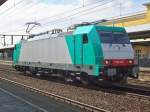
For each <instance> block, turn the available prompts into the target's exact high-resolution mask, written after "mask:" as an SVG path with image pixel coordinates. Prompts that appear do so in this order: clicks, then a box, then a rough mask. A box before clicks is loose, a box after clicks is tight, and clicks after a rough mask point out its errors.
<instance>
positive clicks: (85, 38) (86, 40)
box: [83, 34, 88, 44]
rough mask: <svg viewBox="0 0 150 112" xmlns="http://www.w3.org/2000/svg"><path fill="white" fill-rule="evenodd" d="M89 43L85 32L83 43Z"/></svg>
mask: <svg viewBox="0 0 150 112" xmlns="http://www.w3.org/2000/svg"><path fill="white" fill-rule="evenodd" d="M87 43H88V37H87V34H83V44H87Z"/></svg>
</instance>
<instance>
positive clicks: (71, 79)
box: [64, 73, 75, 83]
mask: <svg viewBox="0 0 150 112" xmlns="http://www.w3.org/2000/svg"><path fill="white" fill-rule="evenodd" d="M64 80H65V82H66V83H73V82H74V81H75V77H74V76H72V75H71V73H68V74H65V76H64Z"/></svg>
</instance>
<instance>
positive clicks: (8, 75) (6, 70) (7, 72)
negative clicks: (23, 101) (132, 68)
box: [0, 66, 150, 112]
mask: <svg viewBox="0 0 150 112" xmlns="http://www.w3.org/2000/svg"><path fill="white" fill-rule="evenodd" d="M0 71H1V78H4V79H6V80H10V81H12V82H13V81H15V82H17V83H20V84H22V85H23V84H25V85H26V86H29V85H30V84H28V82H27V83H26V82H25V83H24V82H23V83H22V82H21V80H20V79H19V78H18V79H17V80H16V78H15V74H16V76H17V75H19V74H20V75H19V76H18V77H20V76H21V75H24V76H23V77H24V78H25V79H26V78H29V76H30V75H29V76H25V74H24V73H21V72H16V71H15V70H14V69H12V68H10V67H4V68H3V66H2V67H0ZM11 74H12V76H13V77H14V78H13V77H12V78H11ZM3 75H4V77H3ZM23 77H22V78H23ZM30 77H31V78H32V80H33V81H34V79H35V80H39V81H40V80H41V81H42V80H43V81H45V82H52V84H53V83H56V85H57V83H58V84H60V85H61V83H63V85H64V86H65V85H66V84H64V82H63V81H62V80H56V79H50V78H46V77H32V76H30ZM1 78H0V79H1ZM20 78H21V77H20ZM24 78H23V79H24ZM48 79H50V80H48ZM47 80H48V81H47ZM31 82H32V81H31ZM71 85H73V86H72V87H73V88H74V89H75V88H76V89H77V88H78V86H79V89H80V88H82V85H80V84H79V85H78V84H77V85H76V84H71ZM66 86H69V85H68V84H67V85H66ZM23 87H24V86H23ZM30 87H31V88H32V87H33V88H34V87H35V89H38V88H39V87H38V86H34V85H33V86H32V85H30ZM50 87H51V86H50ZM24 88H25V87H24ZM58 88H59V87H58ZM86 88H87V89H88V90H89V91H95V90H96V92H97V93H99V92H101V93H102V94H111V95H112V96H114V95H113V94H117V95H119V96H120V95H121V96H122V97H125V98H127V97H128V98H133V99H136V100H137V101H140V102H145V101H146V102H147V101H148V102H149V101H150V96H149V95H141V93H135V92H132V91H129V90H127V91H126V90H125V89H116V88H105V87H101V86H100V87H99V86H96V87H92V86H88V87H86ZM86 88H85V87H84V89H85V90H86ZM117 88H118V87H117ZM122 88H123V87H122ZM25 89H26V88H25ZM27 90H30V89H28V88H27ZM40 90H41V91H43V90H44V91H45V92H46V93H48V92H52V91H47V89H43V88H41V87H40ZM31 91H32V90H31ZM35 92H36V91H35ZM39 93H41V94H44V95H46V96H50V95H47V94H45V93H42V92H39ZM53 93H54V95H55V94H56V96H57V95H58V94H59V93H57V92H56V93H55V92H52V94H53ZM71 94H72V93H71ZM59 95H60V96H65V97H67V99H68V98H70V100H71V99H74V98H72V97H70V96H69V97H68V96H66V95H64V94H59ZM104 96H105V95H104ZM74 97H75V96H74ZM54 98H55V97H54ZM87 98H88V97H87ZM89 98H90V97H89ZM110 98H111V97H110ZM55 99H59V98H57V97H56V98H55ZM60 100H62V99H60ZM74 100H75V101H77V102H78V101H79V103H80V102H84V100H83V101H82V100H78V99H76V98H75V99H74ZM74 100H73V101H74ZM122 100H123V99H122ZM62 101H64V100H62ZM96 101H97V100H96ZM65 102H67V103H70V102H69V101H67V100H65ZM85 103H86V102H84V103H83V104H85ZM70 104H73V105H77V106H78V107H81V108H85V109H86V110H90V111H94V112H99V111H97V110H93V109H90V108H89V107H84V106H82V105H78V104H75V103H72V102H71V103H70ZM88 105H93V104H92V103H89V104H88ZM93 106H95V107H96V108H97V107H99V108H103V106H102V107H101V106H98V105H95V104H94V105H93ZM116 108H117V107H116ZM103 109H106V111H107V110H111V109H110V108H109V109H108V108H103ZM100 112H101V111H100Z"/></svg>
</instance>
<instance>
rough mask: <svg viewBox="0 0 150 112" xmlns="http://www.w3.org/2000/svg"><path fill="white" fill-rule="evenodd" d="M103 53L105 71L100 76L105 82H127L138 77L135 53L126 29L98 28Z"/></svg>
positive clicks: (102, 70)
mask: <svg viewBox="0 0 150 112" xmlns="http://www.w3.org/2000/svg"><path fill="white" fill-rule="evenodd" d="M97 32H98V35H99V38H100V42H101V46H102V51H103V57H104V59H103V66H104V67H103V69H101V72H100V76H101V77H102V78H103V79H105V80H111V81H117V82H118V81H126V79H127V77H128V76H130V77H134V78H136V77H137V76H138V66H137V64H136V61H135V59H134V51H133V48H132V45H131V43H130V40H129V37H128V35H127V33H126V31H125V29H124V28H119V27H107V28H105V29H104V28H103V29H102V28H101V27H99V28H97Z"/></svg>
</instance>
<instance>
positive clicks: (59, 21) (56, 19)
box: [45, 5, 95, 24]
mask: <svg viewBox="0 0 150 112" xmlns="http://www.w3.org/2000/svg"><path fill="white" fill-rule="evenodd" d="M85 7H86V5H85ZM94 9H95V8H94ZM91 10H93V9H91ZM91 10H85V11H84V12H77V14H75V15H79V14H80V13H85V12H88V11H91ZM78 13H79V14H78ZM75 15H73V16H75ZM57 16H58V15H57ZM53 17H54V16H53ZM69 17H72V16H69ZM69 17H68V16H67V18H69ZM47 19H48V18H47ZM60 19H62V18H60ZM64 19H66V17H64ZM56 20H57V19H56ZM56 20H54V21H50V22H48V23H47V24H49V23H57V21H58V22H60V21H62V20H60V21H59V20H57V21H56ZM45 24H46V23H45Z"/></svg>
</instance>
